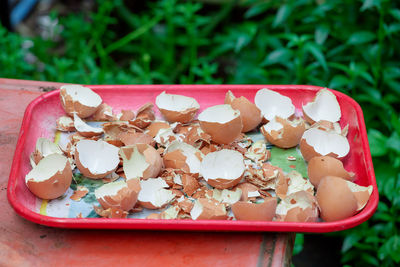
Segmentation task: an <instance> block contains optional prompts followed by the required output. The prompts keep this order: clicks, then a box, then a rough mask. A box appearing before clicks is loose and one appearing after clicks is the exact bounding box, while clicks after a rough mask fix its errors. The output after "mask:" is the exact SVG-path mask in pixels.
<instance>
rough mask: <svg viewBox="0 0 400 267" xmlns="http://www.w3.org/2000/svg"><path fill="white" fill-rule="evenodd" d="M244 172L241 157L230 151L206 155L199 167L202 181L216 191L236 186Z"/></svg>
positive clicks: (225, 150) (224, 150)
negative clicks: (216, 189)
mask: <svg viewBox="0 0 400 267" xmlns="http://www.w3.org/2000/svg"><path fill="white" fill-rule="evenodd" d="M244 171H245V165H244V159H243V155H242V154H240V153H239V152H237V151H235V150H230V149H222V150H220V151H216V152H211V153H208V154H207V155H206V156H205V157H204V158H203V161H202V162H201V165H200V174H201V175H202V176H203V178H204V180H205V181H206V182H207V184H209V185H211V186H213V187H215V188H218V189H226V188H229V187H232V186H235V185H237V184H238V183H239V182H240V181H241V180H242V176H243V173H244Z"/></svg>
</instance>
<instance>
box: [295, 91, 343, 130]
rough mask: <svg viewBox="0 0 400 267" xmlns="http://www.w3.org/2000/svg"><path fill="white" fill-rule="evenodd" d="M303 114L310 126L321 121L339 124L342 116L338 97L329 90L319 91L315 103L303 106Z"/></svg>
mask: <svg viewBox="0 0 400 267" xmlns="http://www.w3.org/2000/svg"><path fill="white" fill-rule="evenodd" d="M303 114H304V118H305V119H306V121H307V122H308V123H309V124H313V123H314V122H317V121H320V120H325V121H330V122H337V121H339V120H340V117H341V116H342V113H341V111H340V106H339V103H338V101H337V99H336V96H335V95H334V94H333V93H332V92H331V91H329V90H328V89H322V90H319V91H318V93H317V95H316V97H315V99H314V101H312V102H310V103H308V104H306V105H304V106H303Z"/></svg>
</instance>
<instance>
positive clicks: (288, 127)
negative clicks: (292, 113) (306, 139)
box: [260, 117, 306, 148]
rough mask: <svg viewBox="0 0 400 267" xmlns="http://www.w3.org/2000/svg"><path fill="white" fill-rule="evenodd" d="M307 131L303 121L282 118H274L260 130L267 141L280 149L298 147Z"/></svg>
mask: <svg viewBox="0 0 400 267" xmlns="http://www.w3.org/2000/svg"><path fill="white" fill-rule="evenodd" d="M305 130H306V125H305V123H304V121H303V120H302V119H297V120H288V119H283V118H281V117H274V118H273V119H272V120H271V121H269V122H268V123H267V124H265V125H264V126H263V127H261V128H260V131H261V133H262V134H263V135H264V137H265V138H266V139H267V141H268V142H270V143H271V144H273V145H275V146H277V147H280V148H291V147H295V146H297V145H298V144H299V142H300V139H301V137H302V136H303V133H304V131H305Z"/></svg>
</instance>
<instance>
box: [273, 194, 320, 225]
mask: <svg viewBox="0 0 400 267" xmlns="http://www.w3.org/2000/svg"><path fill="white" fill-rule="evenodd" d="M318 214H319V212H318V203H317V200H316V199H315V197H314V196H313V195H311V194H310V193H309V192H305V191H298V192H295V193H293V194H290V195H288V196H286V197H285V198H284V199H282V201H281V202H280V203H279V204H278V206H277V208H276V220H277V221H284V222H316V221H317V220H318Z"/></svg>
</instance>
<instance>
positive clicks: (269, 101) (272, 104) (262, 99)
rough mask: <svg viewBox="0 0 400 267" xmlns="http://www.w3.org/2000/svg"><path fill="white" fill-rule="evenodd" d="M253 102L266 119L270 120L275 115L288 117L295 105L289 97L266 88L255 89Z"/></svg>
mask: <svg viewBox="0 0 400 267" xmlns="http://www.w3.org/2000/svg"><path fill="white" fill-rule="evenodd" d="M254 103H255V104H256V106H257V107H258V108H259V109H260V110H261V114H262V115H263V116H264V118H265V119H266V120H267V121H270V120H272V119H273V118H274V117H275V116H279V117H281V118H289V117H291V116H292V115H294V112H295V107H294V105H293V103H292V100H291V99H290V98H289V97H287V96H284V95H281V94H280V93H277V92H275V91H272V90H270V89H267V88H263V89H260V90H258V91H257V93H256V96H255V98H254Z"/></svg>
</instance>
